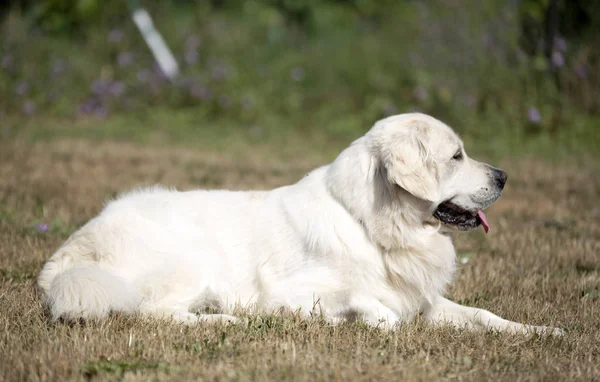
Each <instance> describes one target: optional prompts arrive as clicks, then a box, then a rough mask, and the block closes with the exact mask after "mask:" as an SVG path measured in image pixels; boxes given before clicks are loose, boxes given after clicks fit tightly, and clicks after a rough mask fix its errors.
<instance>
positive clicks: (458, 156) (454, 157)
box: [452, 149, 463, 160]
mask: <svg viewBox="0 0 600 382" xmlns="http://www.w3.org/2000/svg"><path fill="white" fill-rule="evenodd" d="M462 158H463V153H462V150H461V149H458V151H457V152H456V154H454V156H453V157H452V159H454V160H461V159H462Z"/></svg>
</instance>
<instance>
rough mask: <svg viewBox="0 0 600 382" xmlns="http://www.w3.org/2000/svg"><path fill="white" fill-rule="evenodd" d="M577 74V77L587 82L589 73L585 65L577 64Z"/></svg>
mask: <svg viewBox="0 0 600 382" xmlns="http://www.w3.org/2000/svg"><path fill="white" fill-rule="evenodd" d="M575 74H577V77H579V78H581V79H583V80H585V79H586V78H587V76H588V71H587V68H586V67H585V65H583V64H577V66H576V67H575Z"/></svg>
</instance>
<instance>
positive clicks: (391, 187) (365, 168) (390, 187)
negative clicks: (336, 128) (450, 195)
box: [327, 137, 437, 252]
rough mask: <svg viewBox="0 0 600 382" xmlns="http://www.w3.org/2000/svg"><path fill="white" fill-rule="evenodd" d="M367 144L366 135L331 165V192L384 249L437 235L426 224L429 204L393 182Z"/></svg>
mask: <svg viewBox="0 0 600 382" xmlns="http://www.w3.org/2000/svg"><path fill="white" fill-rule="evenodd" d="M367 143H368V142H367V141H366V139H365V137H363V138H361V139H359V140H357V141H355V142H354V143H353V144H352V145H351V146H350V147H348V148H347V149H346V150H344V151H343V152H342V153H341V154H340V155H339V156H338V157H337V159H336V160H335V161H334V162H333V163H332V164H331V165H330V166H329V169H328V181H329V184H327V187H328V189H329V192H330V193H331V195H332V196H333V197H334V198H335V199H336V200H338V201H339V202H340V203H341V204H342V205H343V206H344V208H345V209H346V210H347V211H348V212H349V213H350V214H351V215H352V216H353V217H354V219H356V220H357V221H359V222H361V223H362V225H363V226H364V227H365V230H366V232H367V235H368V236H369V237H370V238H371V240H372V241H373V242H374V243H375V244H376V245H377V246H379V247H380V248H381V249H382V250H383V251H385V252H394V251H400V250H403V249H407V248H411V247H416V246H419V244H420V243H419V242H420V241H421V240H424V239H426V236H427V234H428V233H434V234H437V230H436V228H435V227H432V226H431V225H429V224H426V223H425V221H426V220H427V219H428V217H429V216H430V215H431V213H432V211H431V210H430V209H431V206H430V203H428V202H425V201H423V200H420V199H418V198H416V197H414V196H413V195H411V194H410V193H408V192H406V191H405V190H403V189H402V188H400V187H398V186H397V185H395V184H392V183H390V182H389V181H388V180H387V175H386V174H385V171H386V169H385V167H383V166H382V165H381V163H380V161H379V160H378V158H377V157H376V156H375V155H374V154H373V153H371V152H370V150H368V149H365V146H366V145H367ZM409 231H419V232H418V233H417V232H412V234H411V232H409Z"/></svg>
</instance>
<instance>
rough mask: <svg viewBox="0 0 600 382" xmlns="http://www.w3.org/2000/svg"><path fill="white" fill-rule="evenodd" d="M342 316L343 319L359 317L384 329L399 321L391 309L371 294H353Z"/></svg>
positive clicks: (371, 324) (391, 327) (390, 327)
mask: <svg viewBox="0 0 600 382" xmlns="http://www.w3.org/2000/svg"><path fill="white" fill-rule="evenodd" d="M342 316H344V321H346V320H356V319H359V320H361V321H363V322H365V323H366V324H368V325H370V326H375V327H380V328H384V329H393V328H394V327H395V326H396V324H398V323H399V322H400V317H399V316H398V315H397V314H396V313H395V312H394V311H393V310H392V309H390V308H388V307H387V306H385V305H384V304H383V303H381V301H379V300H378V299H376V298H374V297H372V296H353V297H352V298H351V299H350V304H349V307H348V308H346V309H344V312H343V313H342Z"/></svg>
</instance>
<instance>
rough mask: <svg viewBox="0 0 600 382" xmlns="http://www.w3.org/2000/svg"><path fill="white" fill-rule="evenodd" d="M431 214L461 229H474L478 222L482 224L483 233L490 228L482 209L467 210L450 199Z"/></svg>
mask: <svg viewBox="0 0 600 382" xmlns="http://www.w3.org/2000/svg"><path fill="white" fill-rule="evenodd" d="M433 216H434V217H436V218H437V219H438V220H440V221H441V222H442V223H445V224H451V225H454V226H456V227H457V228H458V229H459V230H461V231H469V230H472V229H475V228H477V227H478V226H479V225H480V224H481V225H482V226H483V229H484V230H485V233H488V231H489V230H490V226H489V224H488V222H487V219H486V217H485V214H484V213H483V211H481V210H477V211H467V210H465V209H463V208H461V207H459V206H457V205H456V204H453V203H451V202H450V201H445V202H444V203H442V204H440V205H439V206H438V208H437V209H436V210H435V212H434V213H433Z"/></svg>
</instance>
